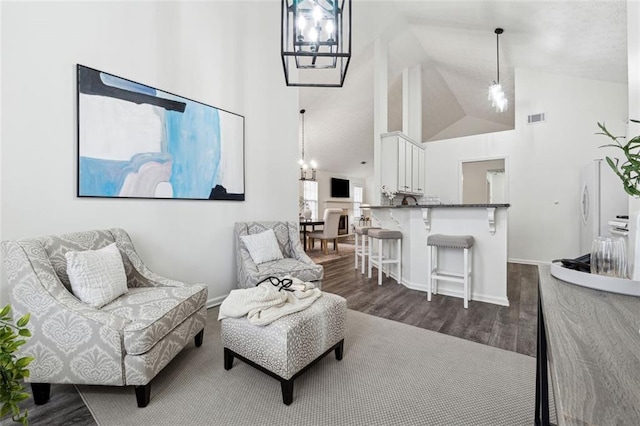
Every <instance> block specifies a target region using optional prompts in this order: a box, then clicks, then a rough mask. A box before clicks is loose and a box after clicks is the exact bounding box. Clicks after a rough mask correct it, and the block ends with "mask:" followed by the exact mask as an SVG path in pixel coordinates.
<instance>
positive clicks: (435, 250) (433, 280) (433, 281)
mask: <svg viewBox="0 0 640 426" xmlns="http://www.w3.org/2000/svg"><path fill="white" fill-rule="evenodd" d="M432 250H433V268H431V270H432V271H433V272H434V273H438V247H435V246H433V247H432ZM432 277H433V274H432ZM431 286H432V287H433V290H432V291H433V294H438V280H437V279H436V278H431Z"/></svg>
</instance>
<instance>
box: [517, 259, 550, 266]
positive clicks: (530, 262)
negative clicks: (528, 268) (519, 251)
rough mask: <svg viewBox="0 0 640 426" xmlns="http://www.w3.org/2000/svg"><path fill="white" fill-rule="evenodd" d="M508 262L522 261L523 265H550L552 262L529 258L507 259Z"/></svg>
mask: <svg viewBox="0 0 640 426" xmlns="http://www.w3.org/2000/svg"><path fill="white" fill-rule="evenodd" d="M507 262H508V263H522V264H523V265H536V266H538V265H548V264H549V263H551V262H545V261H542V260H529V259H512V258H509V259H507Z"/></svg>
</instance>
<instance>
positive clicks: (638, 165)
mask: <svg viewBox="0 0 640 426" xmlns="http://www.w3.org/2000/svg"><path fill="white" fill-rule="evenodd" d="M629 121H631V122H633V123H640V121H638V120H629ZM598 127H599V128H600V130H602V132H599V133H597V134H598V135H604V136H607V137H608V138H609V139H611V140H612V141H613V143H609V144H606V145H602V146H601V148H602V147H608V146H610V147H613V148H618V149H620V150H621V151H622V152H623V153H624V159H623V160H621V159H619V158H611V157H605V158H606V160H607V163H608V164H609V167H611V169H613V171H614V172H615V173H616V175H618V177H619V178H620V179H621V180H622V184H623V186H624V190H625V191H626V192H627V194H629V195H631V196H634V197H639V196H640V135H639V136H635V137H633V138H630V139H629V140H627V141H626V142H625V143H622V142H621V141H620V140H621V139H626V138H625V137H624V136H614V135H612V134H611V132H609V130H607V128H606V127H605V125H604V122H603V123H598Z"/></svg>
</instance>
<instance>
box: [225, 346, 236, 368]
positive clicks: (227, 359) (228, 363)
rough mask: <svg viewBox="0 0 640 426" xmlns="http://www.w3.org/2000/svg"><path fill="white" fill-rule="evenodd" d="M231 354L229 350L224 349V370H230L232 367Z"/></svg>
mask: <svg viewBox="0 0 640 426" xmlns="http://www.w3.org/2000/svg"><path fill="white" fill-rule="evenodd" d="M233 358H234V357H233V352H231V350H230V349H229V348H224V369H225V370H231V367H233Z"/></svg>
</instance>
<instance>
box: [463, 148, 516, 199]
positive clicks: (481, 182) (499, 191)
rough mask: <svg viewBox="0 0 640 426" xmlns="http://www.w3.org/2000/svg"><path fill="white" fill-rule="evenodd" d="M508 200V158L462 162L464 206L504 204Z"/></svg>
mask: <svg viewBox="0 0 640 426" xmlns="http://www.w3.org/2000/svg"><path fill="white" fill-rule="evenodd" d="M507 199H508V179H507V168H506V157H499V158H486V159H474V160H462V161H460V201H461V203H463V204H503V203H507Z"/></svg>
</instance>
